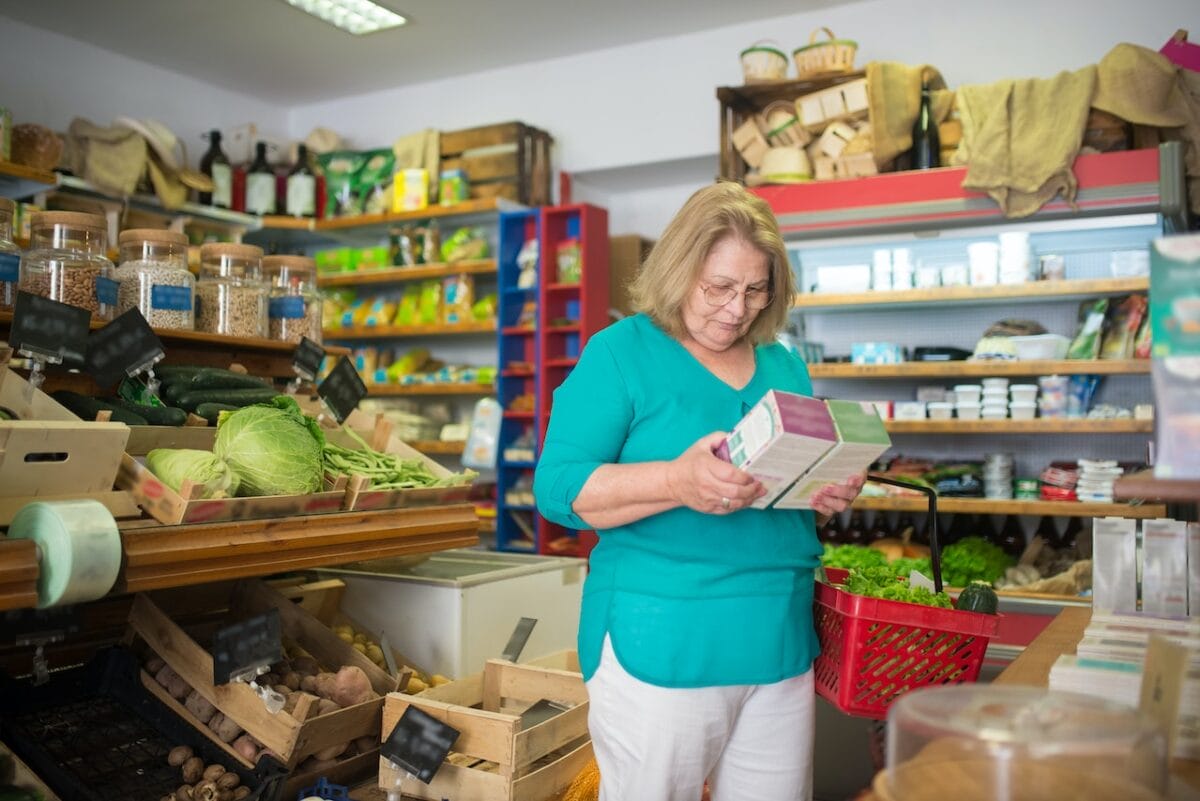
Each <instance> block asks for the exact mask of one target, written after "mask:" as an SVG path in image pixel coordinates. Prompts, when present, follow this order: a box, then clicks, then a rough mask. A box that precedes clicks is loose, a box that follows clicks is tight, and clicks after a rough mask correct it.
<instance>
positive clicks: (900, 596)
mask: <svg viewBox="0 0 1200 801" xmlns="http://www.w3.org/2000/svg"><path fill="white" fill-rule="evenodd" d="M846 591H847V592H852V593H854V594H855V595H863V596H866V597H867V598H882V599H883V600H885V601H904V602H905V603H910V604H921V605H922V606H937V607H940V608H942V609H951V608H953V605H952V604H951V603H950V596H949V595H947V594H946V593H944V592H939V593H932V592H930V591H929V590H927V589H925V588H924V587H910V586H909V585H908V581H907V574H905V577H904V578H903V579H900V578H897V577H896V575H895V572H894V571H893V569H892V567H891V565H887V566H883V567H866V568H862V569H859V570H851V571H850V576H849V577H848V578H847V579H846Z"/></svg>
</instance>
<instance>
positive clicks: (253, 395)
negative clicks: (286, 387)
mask: <svg viewBox="0 0 1200 801" xmlns="http://www.w3.org/2000/svg"><path fill="white" fill-rule="evenodd" d="M278 394H279V393H278V392H276V391H275V390H273V389H270V388H269V387H263V388H260V389H251V388H249V387H245V388H240V389H194V390H191V391H189V392H185V393H184V394H182V395H180V396H179V398H178V400H177V401H176V402H177V403H178V404H179V406H180V407H181V408H183V409H186V410H188V411H189V412H194V411H196V408H197V407H198V406H199V405H200V404H202V403H224V404H228V405H230V406H239V407H241V406H250V405H252V404H255V403H269V402H270V400H271V398H274V397H275V396H276V395H278Z"/></svg>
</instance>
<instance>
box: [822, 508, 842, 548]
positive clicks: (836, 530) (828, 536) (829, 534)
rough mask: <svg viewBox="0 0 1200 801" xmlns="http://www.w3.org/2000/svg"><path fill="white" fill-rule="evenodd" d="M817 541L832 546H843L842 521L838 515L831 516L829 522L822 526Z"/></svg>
mask: <svg viewBox="0 0 1200 801" xmlns="http://www.w3.org/2000/svg"><path fill="white" fill-rule="evenodd" d="M817 539H819V540H820V541H821V542H827V543H829V544H830V545H841V544H842V541H843V534H842V520H841V518H840V517H839V516H838V515H831V516H830V518H829V522H827V523H826V524H825V525H823V526H821V530H820V531H818V532H817Z"/></svg>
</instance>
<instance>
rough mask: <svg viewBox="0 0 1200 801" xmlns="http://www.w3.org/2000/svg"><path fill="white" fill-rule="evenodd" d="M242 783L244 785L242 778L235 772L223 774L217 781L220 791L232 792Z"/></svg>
mask: <svg viewBox="0 0 1200 801" xmlns="http://www.w3.org/2000/svg"><path fill="white" fill-rule="evenodd" d="M241 783H242V777H241V776H239V775H237V774H236V773H234V772H233V771H227V772H225V773H222V774H221V775H220V777H219V778H218V779H217V789H218V790H232V789H233V788H235V787H237V786H238V785H239V784H241Z"/></svg>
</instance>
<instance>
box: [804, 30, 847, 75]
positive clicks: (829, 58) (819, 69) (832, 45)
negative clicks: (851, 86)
mask: <svg viewBox="0 0 1200 801" xmlns="http://www.w3.org/2000/svg"><path fill="white" fill-rule="evenodd" d="M821 31H824V32H825V34H826V35H827V36H828V37H829V41H827V42H818V41H817V34H819V33H821ZM857 50H858V42H855V41H853V40H850V39H838V38H837V37H835V36H834V35H833V31H831V30H829V29H828V28H817V29H816V30H815V31H813V32H812V35H810V36H809V37H808V44H806V45H805V46H804V47H797V48H796V49H795V50H793V51H792V58H793V59H795V61H796V77H797V78H800V79H801V80H803V79H805V78H816V77H819V76H822V75H839V74H841V73H844V72H853V70H854V54H855V52H856V51H857Z"/></svg>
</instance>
